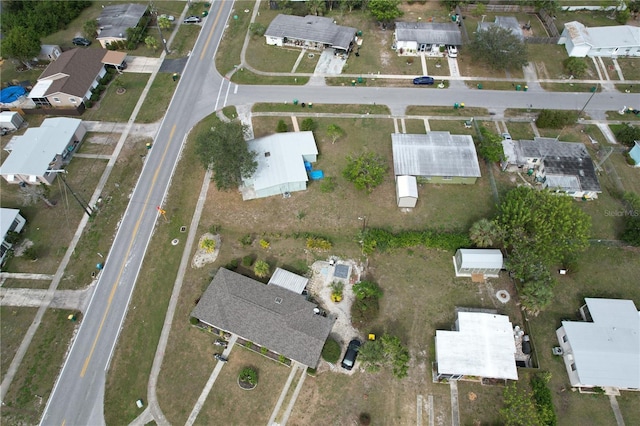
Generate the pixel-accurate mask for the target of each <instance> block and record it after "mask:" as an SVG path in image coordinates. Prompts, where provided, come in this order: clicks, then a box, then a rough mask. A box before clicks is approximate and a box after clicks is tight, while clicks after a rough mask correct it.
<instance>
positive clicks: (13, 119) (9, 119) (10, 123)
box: [0, 111, 24, 130]
mask: <svg viewBox="0 0 640 426" xmlns="http://www.w3.org/2000/svg"><path fill="white" fill-rule="evenodd" d="M22 123H24V119H23V118H22V116H21V115H20V114H18V113H17V112H14V111H2V112H0V127H2V128H5V129H10V130H17V129H19V128H20V126H22Z"/></svg>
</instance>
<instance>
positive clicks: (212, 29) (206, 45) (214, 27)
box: [200, 5, 222, 60]
mask: <svg viewBox="0 0 640 426" xmlns="http://www.w3.org/2000/svg"><path fill="white" fill-rule="evenodd" d="M221 13H222V5H220V9H218V14H217V15H216V19H215V21H213V26H212V27H211V32H210V33H209V37H207V42H206V43H205V44H204V48H203V49H202V53H201V54H200V60H202V59H203V58H204V54H205V53H206V52H207V47H208V46H209V42H210V41H211V37H213V32H214V31H215V29H216V26H217V25H218V19H220V14H221Z"/></svg>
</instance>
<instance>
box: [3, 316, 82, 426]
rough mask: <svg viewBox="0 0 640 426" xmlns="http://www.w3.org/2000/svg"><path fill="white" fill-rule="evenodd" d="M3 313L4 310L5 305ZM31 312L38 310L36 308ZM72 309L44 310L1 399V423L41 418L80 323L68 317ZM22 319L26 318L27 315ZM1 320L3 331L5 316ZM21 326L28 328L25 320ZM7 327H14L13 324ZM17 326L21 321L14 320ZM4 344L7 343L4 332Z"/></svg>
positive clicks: (32, 422)
mask: <svg viewBox="0 0 640 426" xmlns="http://www.w3.org/2000/svg"><path fill="white" fill-rule="evenodd" d="M2 313H3V314H4V313H5V308H4V307H3V308H2ZM32 313H35V309H34V310H33V311H32ZM70 313H71V311H64V310H61V309H48V310H47V312H46V313H45V314H44V317H43V318H42V322H41V323H40V326H39V327H38V331H37V332H36V334H35V336H34V338H33V340H32V341H31V345H29V349H28V350H27V353H26V354H25V356H24V359H23V360H22V363H21V364H20V367H19V368H18V372H17V373H16V375H15V377H14V379H13V382H12V383H11V386H10V387H9V390H8V392H7V394H6V396H5V397H4V399H3V401H2V402H3V407H2V417H1V420H2V424H15V425H17V424H37V423H38V421H39V420H40V416H41V415H42V411H43V410H44V406H45V404H46V402H47V400H48V399H49V396H50V394H51V390H52V389H53V385H54V382H55V380H56V378H57V377H58V373H59V371H60V368H61V367H62V362H63V360H64V356H65V354H66V352H67V350H68V346H69V341H70V340H71V336H72V334H73V332H74V330H75V328H76V326H77V325H78V323H77V322H72V321H69V320H68V319H67V317H68V316H69V314H70ZM13 319H16V320H17V319H18V318H12V320H11V321H10V322H13ZM21 319H23V320H25V321H26V320H28V317H23V318H21ZM2 322H3V325H2V327H3V329H2V331H3V332H4V327H5V324H4V322H5V319H4V317H3V321H2ZM20 326H22V327H24V328H26V324H25V323H24V322H22V323H20ZM7 327H11V324H9V325H7ZM14 327H18V325H17V324H15V325H14ZM10 341H11V340H10ZM18 344H19V342H18ZM2 345H3V346H4V336H3V343H2ZM3 351H4V348H3ZM3 356H4V352H3Z"/></svg>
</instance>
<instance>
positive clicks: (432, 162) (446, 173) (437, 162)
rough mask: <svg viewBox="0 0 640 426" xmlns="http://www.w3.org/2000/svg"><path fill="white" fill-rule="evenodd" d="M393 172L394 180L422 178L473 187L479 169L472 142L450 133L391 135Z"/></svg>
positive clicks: (464, 137) (467, 138) (469, 138)
mask: <svg viewBox="0 0 640 426" xmlns="http://www.w3.org/2000/svg"><path fill="white" fill-rule="evenodd" d="M391 145H392V149H393V168H394V173H395V175H396V176H400V175H408V176H421V177H425V178H427V179H430V178H435V177H439V178H443V180H447V179H448V180H454V178H459V180H458V181H456V182H452V183H474V182H475V180H476V179H477V178H479V177H480V165H479V163H478V156H477V155H476V147H475V145H474V144H473V138H472V137H471V136H469V135H452V134H450V133H449V132H427V134H405V133H392V134H391Z"/></svg>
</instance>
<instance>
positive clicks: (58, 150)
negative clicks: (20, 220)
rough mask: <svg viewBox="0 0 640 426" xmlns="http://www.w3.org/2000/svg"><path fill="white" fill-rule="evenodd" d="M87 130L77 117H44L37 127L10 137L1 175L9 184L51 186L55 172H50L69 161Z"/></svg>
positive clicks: (0, 169)
mask: <svg viewBox="0 0 640 426" xmlns="http://www.w3.org/2000/svg"><path fill="white" fill-rule="evenodd" d="M86 132H87V130H86V128H85V127H84V125H83V124H82V120H80V119H78V118H69V117H55V118H46V119H45V120H44V121H43V122H42V124H41V125H40V127H32V128H29V129H27V131H26V132H25V133H24V134H23V135H20V136H14V137H13V138H12V140H11V141H10V142H9V144H10V146H11V153H10V154H9V156H8V157H7V159H6V160H5V161H4V163H2V166H0V176H2V177H3V178H4V179H5V180H6V181H7V182H9V183H16V184H28V185H39V184H45V185H50V184H51V182H53V180H54V179H55V177H56V175H57V173H51V172H50V171H51V170H60V169H62V168H63V167H64V166H65V165H66V164H68V163H69V161H70V160H71V157H72V156H73V153H74V152H75V150H76V149H77V147H78V146H79V145H80V143H81V142H82V139H83V138H84V135H85V133H86ZM5 149H6V148H5Z"/></svg>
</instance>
